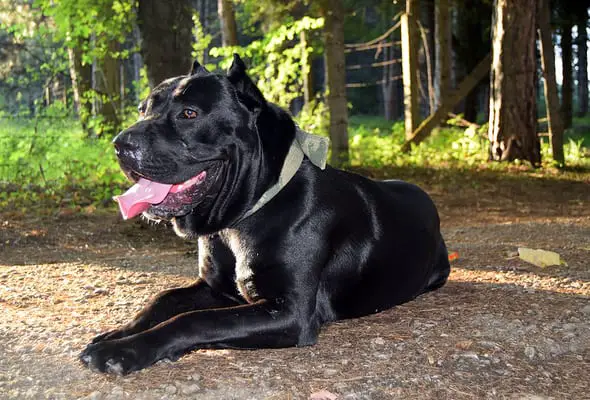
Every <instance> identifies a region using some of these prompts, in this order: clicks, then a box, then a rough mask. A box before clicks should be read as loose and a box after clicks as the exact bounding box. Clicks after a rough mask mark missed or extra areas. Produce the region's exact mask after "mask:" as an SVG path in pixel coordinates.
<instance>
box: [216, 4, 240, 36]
mask: <svg viewBox="0 0 590 400" xmlns="http://www.w3.org/2000/svg"><path fill="white" fill-rule="evenodd" d="M217 14H218V15H219V22H220V24H221V44H222V46H223V47H226V46H237V45H238V28H237V24H236V14H235V12H234V5H233V4H232V2H231V0H217Z"/></svg>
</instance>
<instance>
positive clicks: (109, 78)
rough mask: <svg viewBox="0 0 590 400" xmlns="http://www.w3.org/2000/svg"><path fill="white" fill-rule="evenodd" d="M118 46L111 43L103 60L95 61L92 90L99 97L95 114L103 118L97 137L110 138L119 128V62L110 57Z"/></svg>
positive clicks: (115, 43)
mask: <svg viewBox="0 0 590 400" xmlns="http://www.w3.org/2000/svg"><path fill="white" fill-rule="evenodd" d="M118 46H119V44H118V43H117V42H115V41H111V42H110V43H109V49H108V51H107V52H106V54H105V56H104V58H103V59H102V60H97V62H96V63H95V67H96V68H95V69H94V71H93V73H94V79H93V82H94V83H93V89H94V91H95V92H96V93H97V94H98V95H99V96H100V98H99V99H97V100H96V109H95V113H96V114H98V115H100V116H102V118H103V121H102V124H101V129H100V131H99V132H96V134H99V135H107V136H111V135H113V134H115V133H116V132H118V131H119V129H120V128H121V115H120V113H119V109H120V104H121V99H120V97H119V91H120V79H121V77H120V75H119V73H120V69H119V60H117V59H116V58H114V57H112V54H113V53H115V52H116V51H117V50H118Z"/></svg>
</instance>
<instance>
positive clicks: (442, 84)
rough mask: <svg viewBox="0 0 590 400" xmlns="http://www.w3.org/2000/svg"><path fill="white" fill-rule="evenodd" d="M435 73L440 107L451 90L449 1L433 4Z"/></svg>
mask: <svg viewBox="0 0 590 400" xmlns="http://www.w3.org/2000/svg"><path fill="white" fill-rule="evenodd" d="M434 48H435V60H436V61H435V63H434V64H435V67H434V68H435V72H434V82H435V83H434V86H435V91H436V106H437V107H440V105H441V104H442V102H443V101H444V99H445V98H446V97H447V96H448V95H449V92H450V90H451V19H450V15H449V0H436V2H435V35H434Z"/></svg>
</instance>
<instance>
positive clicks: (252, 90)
mask: <svg viewBox="0 0 590 400" xmlns="http://www.w3.org/2000/svg"><path fill="white" fill-rule="evenodd" d="M227 79H229V81H230V82H231V83H232V84H233V85H234V87H235V88H236V91H237V92H238V96H239V97H240V100H242V101H243V102H244V103H245V105H246V107H248V108H250V109H257V108H262V107H263V106H264V105H265V104H266V100H265V99H264V96H263V95H262V93H261V92H260V89H258V87H256V85H255V84H254V82H252V79H250V77H249V76H248V74H247V73H246V64H244V61H242V59H241V58H240V56H239V55H237V54H235V53H234V60H233V62H232V64H231V67H229V70H228V71H227Z"/></svg>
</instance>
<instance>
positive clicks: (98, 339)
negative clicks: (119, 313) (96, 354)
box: [90, 329, 129, 344]
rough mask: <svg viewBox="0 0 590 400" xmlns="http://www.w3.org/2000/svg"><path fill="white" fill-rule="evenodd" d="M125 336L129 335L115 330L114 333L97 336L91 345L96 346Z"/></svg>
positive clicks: (121, 330)
mask: <svg viewBox="0 0 590 400" xmlns="http://www.w3.org/2000/svg"><path fill="white" fill-rule="evenodd" d="M125 336H129V335H127V334H126V333H125V331H124V330H123V329H113V330H112V331H108V332H103V333H101V334H100V335H97V336H95V337H94V338H93V339H92V342H90V343H92V344H94V343H98V342H104V341H106V340H113V339H121V338H123V337H125Z"/></svg>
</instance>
